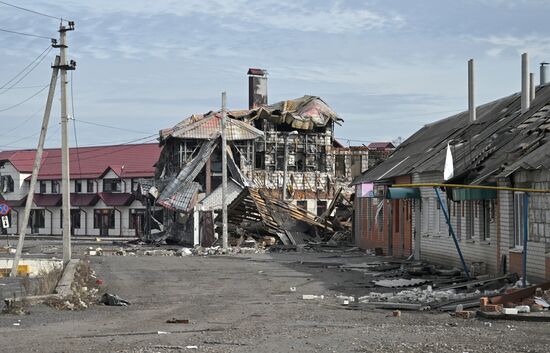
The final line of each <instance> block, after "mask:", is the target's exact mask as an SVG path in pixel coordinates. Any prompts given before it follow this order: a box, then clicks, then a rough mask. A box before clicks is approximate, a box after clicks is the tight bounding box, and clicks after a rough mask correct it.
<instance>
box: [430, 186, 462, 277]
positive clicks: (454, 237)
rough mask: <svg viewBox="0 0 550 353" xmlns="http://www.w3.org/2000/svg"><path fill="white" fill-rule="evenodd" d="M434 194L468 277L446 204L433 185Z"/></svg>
mask: <svg viewBox="0 0 550 353" xmlns="http://www.w3.org/2000/svg"><path fill="white" fill-rule="evenodd" d="M434 190H435V194H436V195H437V200H438V201H439V205H440V206H441V210H442V211H443V214H444V215H445V221H446V222H447V225H448V226H449V232H450V233H451V235H452V237H453V241H454V243H455V247H456V252H457V253H458V256H459V257H460V262H462V268H464V273H465V274H466V278H467V279H470V272H469V271H468V266H466V261H465V260H464V256H462V251H461V250H460V245H459V244H458V240H457V239H456V235H455V231H454V229H453V225H452V224H451V219H450V218H449V213H448V212H447V206H446V205H445V203H443V200H441V196H440V195H439V190H437V187H434Z"/></svg>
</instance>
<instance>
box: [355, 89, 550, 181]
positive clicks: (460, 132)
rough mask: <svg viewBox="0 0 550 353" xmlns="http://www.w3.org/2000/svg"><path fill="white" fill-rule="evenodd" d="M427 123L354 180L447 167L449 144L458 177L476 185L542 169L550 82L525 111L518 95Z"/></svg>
mask: <svg viewBox="0 0 550 353" xmlns="http://www.w3.org/2000/svg"><path fill="white" fill-rule="evenodd" d="M477 116H478V120H476V121H475V122H474V123H469V121H468V112H467V111H465V112H462V113H460V114H457V115H454V116H451V117H449V118H446V119H443V120H440V121H437V122H435V123H432V124H429V125H426V126H424V127H423V128H422V129H420V130H418V131H417V132H416V133H415V134H413V135H412V136H411V137H410V138H408V139H407V140H405V141H404V142H403V143H402V144H401V145H399V147H398V148H397V149H396V150H395V151H394V152H393V154H392V155H391V156H390V157H389V158H388V159H386V160H385V161H384V162H382V163H381V164H379V165H378V166H376V167H375V168H373V169H370V170H368V171H367V172H365V173H364V174H363V175H361V176H360V177H358V178H356V180H354V184H358V183H363V182H372V181H376V180H381V179H390V178H394V177H397V176H400V175H408V174H411V173H413V172H417V173H421V172H433V171H441V172H442V170H443V166H444V163H445V151H446V147H447V143H448V142H449V141H454V143H455V145H454V146H453V147H452V150H453V159H454V169H455V180H460V182H465V183H473V184H478V183H481V182H483V181H484V180H486V179H487V178H489V177H491V176H496V175H505V174H506V173H510V172H511V171H514V170H517V169H518V168H528V169H530V168H539V167H541V166H545V165H548V164H550V163H549V162H547V161H548V156H549V154H550V153H549V152H548V151H549V150H550V141H549V138H548V135H546V131H547V130H546V128H545V126H546V125H547V124H548V123H550V85H545V86H539V87H538V88H537V92H536V98H535V100H533V101H532V102H531V109H530V110H529V111H528V112H526V113H525V114H521V102H520V94H519V93H516V94H513V95H511V96H508V97H505V98H502V99H499V100H496V101H493V102H490V103H488V104H485V105H482V106H480V107H478V108H477Z"/></svg>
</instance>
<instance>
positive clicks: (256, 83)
mask: <svg viewBox="0 0 550 353" xmlns="http://www.w3.org/2000/svg"><path fill="white" fill-rule="evenodd" d="M247 74H248V109H255V108H259V107H261V106H265V105H267V71H266V70H262V69H254V68H250V69H248V73H247Z"/></svg>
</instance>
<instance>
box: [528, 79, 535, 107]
mask: <svg viewBox="0 0 550 353" xmlns="http://www.w3.org/2000/svg"><path fill="white" fill-rule="evenodd" d="M535 91H536V88H535V74H534V73H532V72H531V73H530V74H529V100H530V101H531V102H532V101H534V100H535Z"/></svg>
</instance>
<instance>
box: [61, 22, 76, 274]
mask: <svg viewBox="0 0 550 353" xmlns="http://www.w3.org/2000/svg"><path fill="white" fill-rule="evenodd" d="M72 30H74V22H69V25H68V27H65V26H63V24H61V25H60V26H59V55H60V57H61V63H60V65H59V68H60V70H61V82H60V83H61V87H60V88H61V190H62V194H63V201H62V209H63V263H64V264H67V263H68V262H69V260H71V200H70V197H71V182H70V174H69V132H68V124H69V115H68V113H67V111H68V104H67V70H74V65H73V62H71V64H69V63H68V62H67V48H68V46H67V32H68V31H72Z"/></svg>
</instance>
